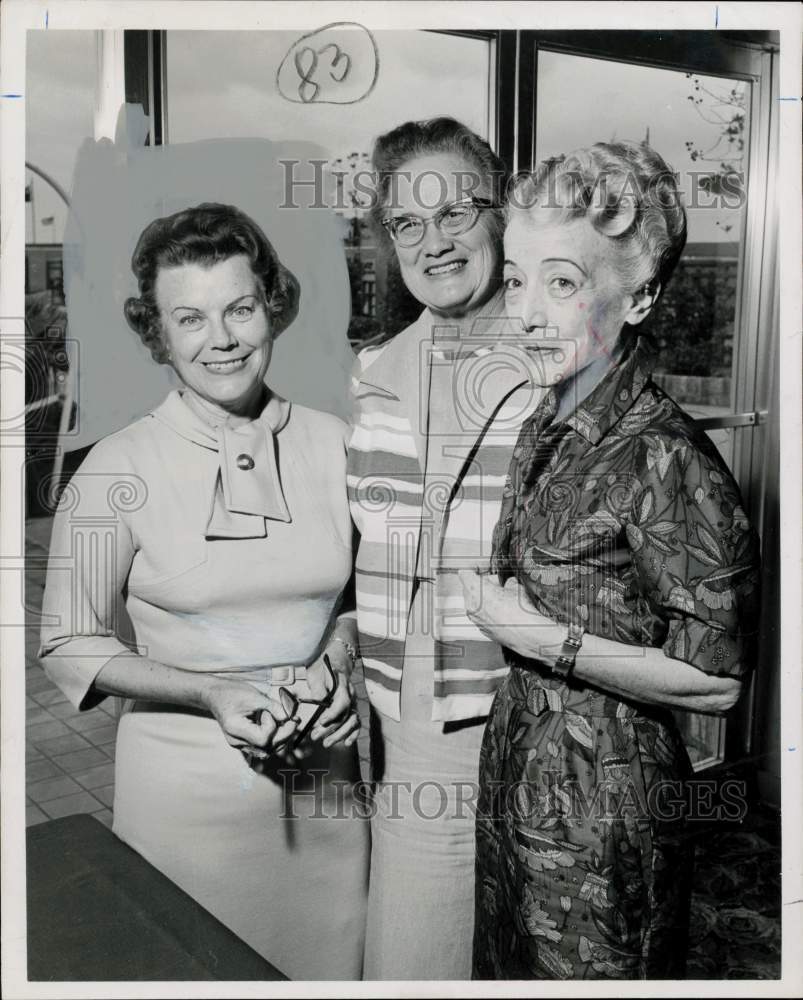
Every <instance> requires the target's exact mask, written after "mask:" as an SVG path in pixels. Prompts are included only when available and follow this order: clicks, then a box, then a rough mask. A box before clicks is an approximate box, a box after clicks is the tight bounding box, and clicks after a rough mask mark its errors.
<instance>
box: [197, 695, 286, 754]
mask: <svg viewBox="0 0 803 1000" xmlns="http://www.w3.org/2000/svg"><path fill="white" fill-rule="evenodd" d="M203 703H204V707H205V708H206V709H207V710H208V711H209V712H211V713H212V715H213V716H214V718H215V720H216V721H217V724H218V725H219V726H220V728H221V729H222V730H223V735H224V736H225V737H226V740H227V741H228V743H229V744H230V745H231V746H233V747H234V748H235V749H237V750H240V751H241V752H242V753H243V754H245V755H246V756H251V757H257V758H261V759H262V758H265V757H267V756H269V754H270V751H271V745H272V744H273V743H274V742H277V743H278V742H279V741H280V740H284V739H286V738H287V737H288V736H290V735H292V733H293V732H294V730H295V729H296V726H297V722H296V721H295V720H293V719H288V717H287V715H286V713H285V711H284V709H283V708H282V706H281V704H280V703H279V702H278V701H276V700H275V699H273V698H269V697H268V696H267V695H265V694H262V692H261V691H259V690H258V689H257V688H255V687H254V686H253V684H249V683H247V682H246V681H235V680H231V681H228V680H217V679H216V680H214V681H212V682H211V683H210V684H209V685H208V687H207V688H206V689H205V691H204V693H203Z"/></svg>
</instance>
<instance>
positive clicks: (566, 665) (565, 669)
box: [552, 656, 574, 677]
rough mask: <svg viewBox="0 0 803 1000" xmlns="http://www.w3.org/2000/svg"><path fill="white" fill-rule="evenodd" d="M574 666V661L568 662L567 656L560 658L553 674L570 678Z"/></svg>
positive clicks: (556, 661)
mask: <svg viewBox="0 0 803 1000" xmlns="http://www.w3.org/2000/svg"><path fill="white" fill-rule="evenodd" d="M573 666H574V662H573V661H572V660H567V659H566V657H565V656H559V657H558V658H557V660H555V665H554V666H553V667H552V673H553V674H556V675H557V676H558V677H568V676H569V673H570V671H571V669H572V667H573Z"/></svg>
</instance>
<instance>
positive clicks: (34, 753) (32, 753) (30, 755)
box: [25, 743, 45, 763]
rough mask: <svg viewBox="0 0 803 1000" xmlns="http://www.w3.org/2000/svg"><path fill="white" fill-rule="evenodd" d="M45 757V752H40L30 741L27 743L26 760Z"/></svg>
mask: <svg viewBox="0 0 803 1000" xmlns="http://www.w3.org/2000/svg"><path fill="white" fill-rule="evenodd" d="M44 759H45V756H44V754H43V753H40V751H39V750H37V749H36V747H32V746H31V745H30V743H28V744H26V746H25V762H26V763H27V762H28V761H29V760H44Z"/></svg>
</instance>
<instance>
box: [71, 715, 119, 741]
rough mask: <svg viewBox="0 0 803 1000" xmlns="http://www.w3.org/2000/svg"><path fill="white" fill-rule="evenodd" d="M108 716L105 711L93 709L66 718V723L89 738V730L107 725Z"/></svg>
mask: <svg viewBox="0 0 803 1000" xmlns="http://www.w3.org/2000/svg"><path fill="white" fill-rule="evenodd" d="M108 724H109V717H108V715H106V713H105V712H99V711H98V710H97V709H93V710H92V711H91V712H82V713H81V714H80V715H78V716H75V717H74V718H72V719H69V720H67V725H68V726H69V727H70V728H71V729H75V730H76V731H77V732H79V733H83V734H84V735H85V736H86V737H87V738H89V733H90V730H92V729H99V728H100V727H101V726H108Z"/></svg>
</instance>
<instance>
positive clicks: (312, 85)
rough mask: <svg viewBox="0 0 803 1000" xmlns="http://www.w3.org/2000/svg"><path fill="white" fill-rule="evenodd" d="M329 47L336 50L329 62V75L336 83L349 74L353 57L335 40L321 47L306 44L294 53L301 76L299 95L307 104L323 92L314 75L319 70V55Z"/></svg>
mask: <svg viewBox="0 0 803 1000" xmlns="http://www.w3.org/2000/svg"><path fill="white" fill-rule="evenodd" d="M328 49H333V50H334V53H333V55H332V57H331V59H330V62H329V76H330V78H331V79H332V80H334V82H335V83H342V82H343V81H344V80H345V79H346V77H347V76H348V75H349V71H350V69H351V57H350V56H349V55H347V54H346V53H345V52H344V51H343V50H342V49H341V48H340V46H339V45H336V44H335V43H334V42H330V43H329V44H328V45H324V46H323V47H322V48H320V49H311V48H310V47H309V46H307V45H305V46H304V47H303V48H300V49H297V50H296V52H295V53H294V54H293V59H294V61H295V64H296V72H297V73H298V75H299V77H300V78H301V80H300V83H299V85H298V96H299V97H300V98H301V100H302V101H303V102H304V103H305V104H310V103H312V102H313V101H314V100H315V99H316V98H317V97H318V94H319V93H320V92H321V87H320V84H318V83H316V81H315V80H314V79H313V77H314V76H315V74H316V72H317V70H318V63H319V59H318V56H322V55H323V54H324V52H326V51H327V50H328Z"/></svg>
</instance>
